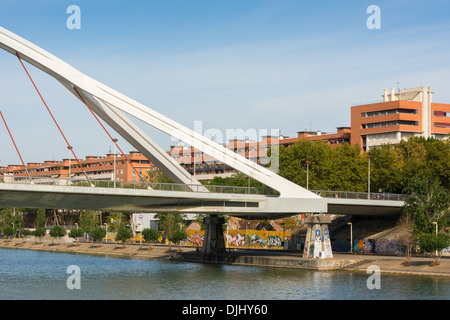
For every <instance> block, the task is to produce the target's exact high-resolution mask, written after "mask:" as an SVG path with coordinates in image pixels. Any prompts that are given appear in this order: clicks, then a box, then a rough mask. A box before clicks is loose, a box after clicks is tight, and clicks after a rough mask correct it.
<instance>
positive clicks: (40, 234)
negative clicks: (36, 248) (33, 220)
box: [34, 227, 47, 242]
mask: <svg viewBox="0 0 450 320" xmlns="http://www.w3.org/2000/svg"><path fill="white" fill-rule="evenodd" d="M46 234H47V229H46V228H45V227H38V228H36V230H35V231H34V236H35V242H37V241H36V238H39V242H42V238H43V237H45V235H46Z"/></svg>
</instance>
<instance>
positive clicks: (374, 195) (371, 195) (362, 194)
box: [311, 190, 406, 201]
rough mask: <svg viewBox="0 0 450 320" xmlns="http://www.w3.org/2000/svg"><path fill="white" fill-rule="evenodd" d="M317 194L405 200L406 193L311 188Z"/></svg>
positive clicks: (327, 196)
mask: <svg viewBox="0 0 450 320" xmlns="http://www.w3.org/2000/svg"><path fill="white" fill-rule="evenodd" d="M311 192H314V193H315V194H317V195H319V196H321V197H323V198H337V199H338V198H342V199H361V200H393V201H403V200H404V199H405V196H406V195H404V194H396V193H387V192H371V193H368V192H352V191H328V190H311Z"/></svg>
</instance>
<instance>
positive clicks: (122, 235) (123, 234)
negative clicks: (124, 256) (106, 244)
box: [116, 227, 133, 248]
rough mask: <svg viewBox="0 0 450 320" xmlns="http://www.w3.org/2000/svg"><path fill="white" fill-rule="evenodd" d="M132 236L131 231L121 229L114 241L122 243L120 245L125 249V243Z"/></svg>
mask: <svg viewBox="0 0 450 320" xmlns="http://www.w3.org/2000/svg"><path fill="white" fill-rule="evenodd" d="M132 236H133V233H132V232H131V230H129V229H128V228H126V227H121V228H120V229H119V231H118V232H117V235H116V239H117V240H118V241H122V245H123V247H124V248H125V242H126V241H127V240H128V239H130V238H131V237H132Z"/></svg>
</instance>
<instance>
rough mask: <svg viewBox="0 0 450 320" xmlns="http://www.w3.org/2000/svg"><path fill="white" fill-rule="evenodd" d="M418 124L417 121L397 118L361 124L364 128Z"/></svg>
mask: <svg viewBox="0 0 450 320" xmlns="http://www.w3.org/2000/svg"><path fill="white" fill-rule="evenodd" d="M398 125H401V126H418V125H419V123H418V122H417V121H406V120H395V121H385V122H374V123H363V124H362V125H361V126H362V128H363V129H372V128H381V127H390V126H398Z"/></svg>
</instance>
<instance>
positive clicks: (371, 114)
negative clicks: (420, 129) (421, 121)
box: [361, 109, 418, 118]
mask: <svg viewBox="0 0 450 320" xmlns="http://www.w3.org/2000/svg"><path fill="white" fill-rule="evenodd" d="M397 113H404V114H417V113H418V111H417V109H389V110H381V111H372V112H363V113H361V117H362V118H368V117H378V116H385V115H388V114H397Z"/></svg>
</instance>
